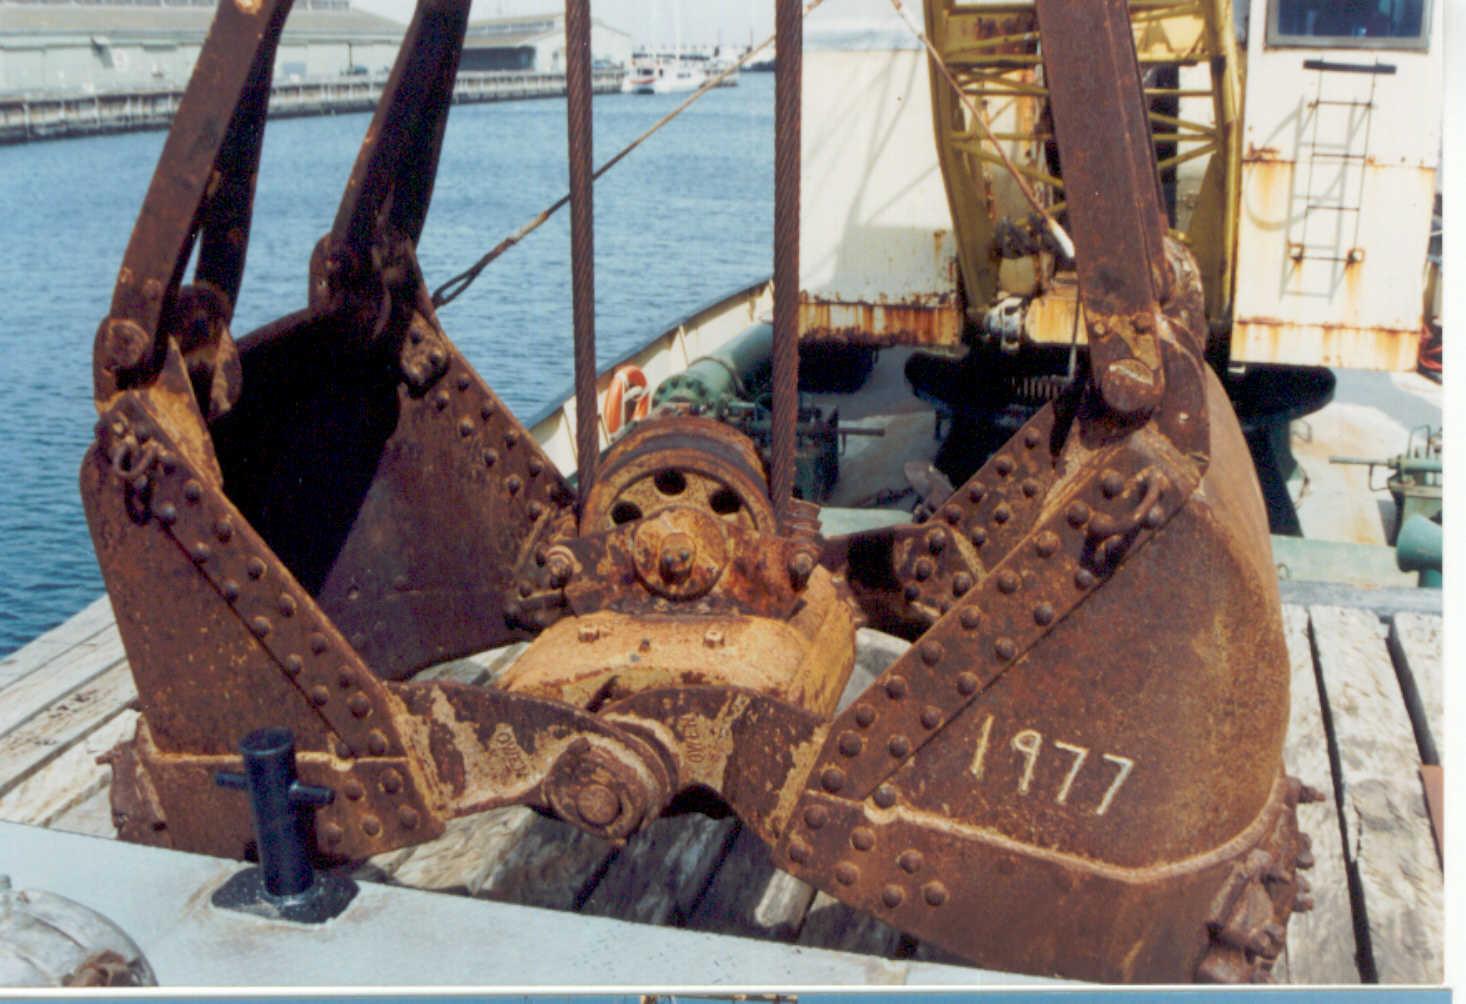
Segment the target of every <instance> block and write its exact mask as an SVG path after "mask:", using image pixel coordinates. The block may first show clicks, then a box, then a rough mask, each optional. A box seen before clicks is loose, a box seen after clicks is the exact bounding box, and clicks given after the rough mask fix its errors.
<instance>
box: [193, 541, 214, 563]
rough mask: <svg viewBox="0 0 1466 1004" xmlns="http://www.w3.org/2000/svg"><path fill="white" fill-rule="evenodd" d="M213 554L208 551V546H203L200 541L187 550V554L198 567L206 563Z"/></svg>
mask: <svg viewBox="0 0 1466 1004" xmlns="http://www.w3.org/2000/svg"><path fill="white" fill-rule="evenodd" d="M213 553H214V552H213V551H212V550H210V549H209V545H208V544H205V543H204V542H203V541H201V540H200V541H198V542H196V543H195V544H194V545H193V547H192V548H191V549H190V550H189V554H190V555H191V556H192V557H193V560H194V561H195V562H197V563H198V564H200V565H202V564H203V563H204V562H206V561H208V560H209V557H210V555H212V554H213Z"/></svg>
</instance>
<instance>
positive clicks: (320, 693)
mask: <svg viewBox="0 0 1466 1004" xmlns="http://www.w3.org/2000/svg"><path fill="white" fill-rule="evenodd" d="M310 698H311V703H312V704H315V705H317V706H320V705H324V704H325V703H326V702H328V701H329V700H331V692H330V691H329V690H327V689H326V687H325V685H324V684H320V683H318V684H316V685H315V686H314V687H312V688H311V689H310Z"/></svg>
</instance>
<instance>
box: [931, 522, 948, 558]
mask: <svg viewBox="0 0 1466 1004" xmlns="http://www.w3.org/2000/svg"><path fill="white" fill-rule="evenodd" d="M946 546H947V532H946V531H945V530H943V529H941V528H940V527H938V528H937V529H935V530H932V531H930V532H929V533H928V534H927V535H926V549H927V550H928V551H930V552H931V553H932V554H941V553H942V550H943V548H945V547H946Z"/></svg>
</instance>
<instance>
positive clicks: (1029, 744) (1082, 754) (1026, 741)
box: [967, 715, 1135, 816]
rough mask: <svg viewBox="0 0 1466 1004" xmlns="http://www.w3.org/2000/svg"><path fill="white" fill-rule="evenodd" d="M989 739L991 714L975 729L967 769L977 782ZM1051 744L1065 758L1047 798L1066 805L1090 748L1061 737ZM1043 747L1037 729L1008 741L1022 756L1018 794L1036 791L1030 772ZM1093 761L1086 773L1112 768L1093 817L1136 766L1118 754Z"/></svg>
mask: <svg viewBox="0 0 1466 1004" xmlns="http://www.w3.org/2000/svg"><path fill="white" fill-rule="evenodd" d="M992 742H993V716H992V715H988V716H987V718H985V719H984V720H983V723H982V728H981V729H980V730H979V731H978V734H977V750H976V752H974V753H973V756H972V763H971V765H969V766H968V768H967V769H968V771H969V772H970V773H971V774H972V776H973V777H974V778H976V779H977V780H979V781H981V780H982V777H983V772H984V771H985V770H986V769H987V758H988V749H989V747H990V746H991V745H992ZM1050 745H1051V746H1052V747H1053V748H1054V749H1056V750H1058V754H1057V755H1058V756H1061V757H1065V758H1066V760H1067V762H1066V766H1065V770H1064V778H1063V780H1062V781H1060V782H1059V786H1058V787H1057V788H1056V789H1055V790H1054V791H1053V792H1052V793H1051V795H1050V797H1052V798H1053V800H1054V802H1055V803H1056V804H1058V805H1068V804H1069V796H1070V795H1071V794H1072V793H1073V790H1074V782H1075V780H1076V779H1077V778H1078V777H1079V776H1080V774H1081V773H1082V772H1084V769H1085V764H1086V763H1090V754H1091V753H1092V752H1093V750H1091V749H1089V747H1087V746H1079V745H1076V744H1075V743H1066V742H1065V741H1064V740H1062V739H1055V740H1053V742H1052V743H1050ZM1043 748H1044V737H1043V733H1041V732H1039V731H1038V730H1037V729H1020V730H1019V731H1017V732H1015V733H1013V736H1012V737H1011V738H1010V739H1009V740H1008V749H1009V750H1010V751H1011V752H1013V753H1015V754H1017V755H1018V756H1020V757H1022V758H1023V766H1022V767H1021V769H1020V770H1019V772H1018V794H1020V795H1025V796H1027V795H1030V794H1034V793H1035V788H1034V778H1033V773H1034V770H1035V768H1036V767H1037V766H1038V760H1039V757H1040V756H1041V755H1042V754H1043ZM1052 755H1053V754H1051V756H1052ZM1095 761H1096V762H1093V763H1090V767H1089V773H1091V774H1092V773H1093V772H1094V771H1095V770H1100V769H1104V767H1105V766H1106V765H1108V766H1109V767H1110V768H1112V769H1113V776H1112V777H1111V778H1110V782H1109V785H1108V786H1107V787H1106V788H1105V793H1104V794H1103V795H1102V796H1100V800H1099V802H1098V803H1096V804H1095V805H1093V806H1091V807H1090V811H1092V812H1093V813H1094V814H1095V815H1096V816H1103V815H1104V814H1105V813H1106V812H1108V811H1109V809H1110V806H1111V805H1112V804H1113V803H1114V801H1115V796H1116V795H1118V794H1119V793H1120V789H1121V788H1123V787H1124V786H1125V781H1126V780H1127V779H1128V778H1129V777H1130V772H1131V771H1132V770H1134V769H1135V761H1134V760H1132V759H1131V758H1130V757H1128V756H1120V754H1118V753H1101V754H1100V755H1099V756H1098V757H1097V758H1095ZM1086 776H1088V775H1086Z"/></svg>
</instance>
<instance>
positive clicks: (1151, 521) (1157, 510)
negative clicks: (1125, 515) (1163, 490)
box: [1144, 505, 1166, 530]
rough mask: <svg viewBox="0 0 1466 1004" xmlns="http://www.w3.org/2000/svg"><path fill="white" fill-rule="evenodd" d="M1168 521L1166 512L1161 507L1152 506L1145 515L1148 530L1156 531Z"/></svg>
mask: <svg viewBox="0 0 1466 1004" xmlns="http://www.w3.org/2000/svg"><path fill="white" fill-rule="evenodd" d="M1165 521H1166V511H1165V510H1164V509H1162V508H1161V507H1160V506H1158V505H1155V506H1151V507H1150V509H1149V510H1148V511H1147V512H1146V514H1145V520H1144V522H1145V525H1146V528H1147V529H1150V530H1154V529H1155V528H1156V527H1158V526H1160V525H1161V524H1162V523H1164V522H1165Z"/></svg>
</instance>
